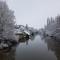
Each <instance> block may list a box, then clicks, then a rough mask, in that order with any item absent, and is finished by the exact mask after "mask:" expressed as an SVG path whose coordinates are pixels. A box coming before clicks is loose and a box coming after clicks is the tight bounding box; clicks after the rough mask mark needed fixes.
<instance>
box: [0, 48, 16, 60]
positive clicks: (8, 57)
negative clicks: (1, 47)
mask: <svg viewBox="0 0 60 60" xmlns="http://www.w3.org/2000/svg"><path fill="white" fill-rule="evenodd" d="M15 50H16V49H15V47H13V49H12V50H11V51H9V52H0V60H15Z"/></svg>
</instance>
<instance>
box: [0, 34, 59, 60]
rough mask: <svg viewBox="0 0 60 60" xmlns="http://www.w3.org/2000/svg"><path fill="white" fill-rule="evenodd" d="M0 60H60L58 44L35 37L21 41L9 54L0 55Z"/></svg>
mask: <svg viewBox="0 0 60 60" xmlns="http://www.w3.org/2000/svg"><path fill="white" fill-rule="evenodd" d="M0 60H60V43H59V42H57V41H55V40H53V39H51V38H50V37H48V38H45V39H42V38H41V36H40V35H36V36H34V37H32V38H31V39H29V40H26V41H21V42H20V43H19V44H18V45H17V47H15V48H14V50H12V51H11V52H9V53H0Z"/></svg>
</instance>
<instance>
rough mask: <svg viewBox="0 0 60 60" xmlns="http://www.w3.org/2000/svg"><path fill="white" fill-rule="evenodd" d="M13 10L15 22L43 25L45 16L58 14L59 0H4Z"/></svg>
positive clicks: (34, 25)
mask: <svg viewBox="0 0 60 60" xmlns="http://www.w3.org/2000/svg"><path fill="white" fill-rule="evenodd" d="M6 1H7V4H8V6H9V8H10V9H12V10H14V11H15V17H16V22H17V24H21V25H26V24H28V25H29V26H32V27H34V28H41V27H44V25H45V24H46V20H47V17H50V16H52V17H55V16H56V15H58V14H60V0H6Z"/></svg>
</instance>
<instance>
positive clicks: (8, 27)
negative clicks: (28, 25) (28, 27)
mask: <svg viewBox="0 0 60 60" xmlns="http://www.w3.org/2000/svg"><path fill="white" fill-rule="evenodd" d="M14 19H15V16H14V12H13V11H12V10H10V9H9V7H8V5H7V4H6V2H3V1H0V38H5V39H14V38H15V37H14V36H15V35H14V26H15V21H14Z"/></svg>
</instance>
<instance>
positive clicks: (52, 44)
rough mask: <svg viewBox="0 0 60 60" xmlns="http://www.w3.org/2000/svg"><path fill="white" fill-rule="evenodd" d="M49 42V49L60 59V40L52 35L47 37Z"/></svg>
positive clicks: (46, 39) (46, 40)
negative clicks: (52, 37)
mask: <svg viewBox="0 0 60 60" xmlns="http://www.w3.org/2000/svg"><path fill="white" fill-rule="evenodd" d="M45 42H46V43H47V46H48V50H52V51H53V52H54V54H55V55H56V57H57V60H60V42H59V41H58V40H55V39H51V38H50V37H47V38H45Z"/></svg>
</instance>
